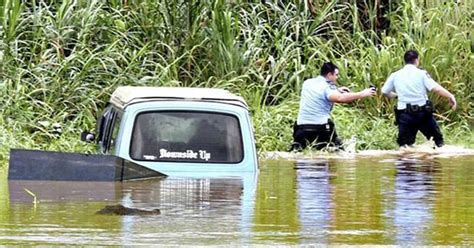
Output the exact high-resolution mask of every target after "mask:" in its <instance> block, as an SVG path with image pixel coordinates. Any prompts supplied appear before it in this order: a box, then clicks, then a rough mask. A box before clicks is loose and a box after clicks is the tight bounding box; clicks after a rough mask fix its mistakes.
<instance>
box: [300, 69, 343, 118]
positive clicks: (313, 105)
mask: <svg viewBox="0 0 474 248" xmlns="http://www.w3.org/2000/svg"><path fill="white" fill-rule="evenodd" d="M336 90H337V88H336V85H334V84H333V83H332V82H331V81H327V80H326V78H324V77H323V76H318V77H316V78H311V79H308V80H306V81H304V83H303V88H302V89H301V99H300V109H299V112H298V119H297V121H296V123H297V124H298V125H305V124H312V125H320V124H326V123H328V119H329V117H330V113H331V109H332V106H333V103H332V102H331V101H329V95H330V94H331V93H333V92H334V91H336Z"/></svg>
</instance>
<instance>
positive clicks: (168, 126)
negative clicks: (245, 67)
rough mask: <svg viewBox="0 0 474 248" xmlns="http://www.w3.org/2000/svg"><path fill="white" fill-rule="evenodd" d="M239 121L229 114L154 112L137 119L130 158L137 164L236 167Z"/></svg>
mask: <svg viewBox="0 0 474 248" xmlns="http://www.w3.org/2000/svg"><path fill="white" fill-rule="evenodd" d="M241 133H242V132H241V130H240V124H239V119H238V118H237V117H236V116H234V115H230V114H223V113H214V112H197V111H157V112H144V113H140V114H139V115H137V117H136V119H135V124H134V127H133V133H132V140H131V146H130V156H131V157H132V158H133V159H135V160H141V161H163V162H164V161H166V162H196V163H238V162H240V161H242V159H243V144H242V135H241Z"/></svg>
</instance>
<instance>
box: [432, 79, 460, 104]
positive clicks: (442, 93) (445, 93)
mask: <svg viewBox="0 0 474 248" xmlns="http://www.w3.org/2000/svg"><path fill="white" fill-rule="evenodd" d="M431 91H433V92H435V93H436V94H438V95H439V96H442V97H445V98H448V100H449V105H450V106H451V109H452V110H455V109H456V107H457V105H458V104H457V102H456V98H455V97H454V95H453V94H451V92H449V91H448V90H447V89H445V88H443V86H441V85H439V84H438V85H436V86H435V87H434V88H433V89H431Z"/></svg>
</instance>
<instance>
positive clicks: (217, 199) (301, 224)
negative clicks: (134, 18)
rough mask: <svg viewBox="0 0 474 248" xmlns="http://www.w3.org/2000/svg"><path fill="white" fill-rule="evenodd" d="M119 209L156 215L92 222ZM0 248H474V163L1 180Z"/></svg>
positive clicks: (289, 166) (265, 165)
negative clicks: (312, 247)
mask: <svg viewBox="0 0 474 248" xmlns="http://www.w3.org/2000/svg"><path fill="white" fill-rule="evenodd" d="M3 174H5V173H3ZM27 191H30V193H28V192H27ZM35 197H36V201H35ZM116 204H122V205H123V206H126V207H133V208H138V209H142V210H151V209H160V210H161V214H160V215H146V216H140V215H133V216H121V215H99V214H96V212H97V211H99V210H101V209H103V208H104V207H105V206H107V205H116ZM0 244H1V245H57V244H59V245H117V246H129V245H150V244H161V245H168V246H173V245H189V246H193V245H222V246H227V245H232V246H249V245H309V244H316V245H317V244H323V245H365V244H372V245H373V244H375V245H466V246H472V245H474V156H461V157H451V158H420V159H410V160H400V159H398V158H397V157H396V156H384V157H368V158H363V157H362V158H357V159H323V158H321V159H311V160H298V161H283V160H266V161H260V172H259V173H258V174H256V175H255V174H249V175H242V176H239V177H229V178H167V179H162V180H156V179H155V180H144V181H134V182H124V183H111V182H55V181H7V180H6V176H5V175H3V176H2V177H1V179H0Z"/></svg>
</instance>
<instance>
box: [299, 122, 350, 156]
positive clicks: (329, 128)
mask: <svg viewBox="0 0 474 248" xmlns="http://www.w3.org/2000/svg"><path fill="white" fill-rule="evenodd" d="M308 146H312V148H315V149H317V150H321V149H323V148H325V147H327V146H336V147H341V146H342V141H341V140H340V139H339V138H338V137H337V133H336V128H335V126H334V122H332V121H331V120H328V124H323V125H297V124H296V122H295V124H294V125H293V144H292V147H291V149H290V150H302V149H305V148H306V147H308Z"/></svg>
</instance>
